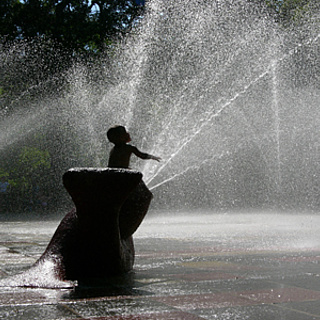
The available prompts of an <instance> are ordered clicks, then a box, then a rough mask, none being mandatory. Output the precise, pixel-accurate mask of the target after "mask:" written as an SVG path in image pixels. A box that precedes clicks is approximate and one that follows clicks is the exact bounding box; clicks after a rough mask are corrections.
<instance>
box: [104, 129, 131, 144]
mask: <svg viewBox="0 0 320 320" xmlns="http://www.w3.org/2000/svg"><path fill="white" fill-rule="evenodd" d="M107 137H108V140H109V141H110V142H112V143H114V144H119V143H127V142H130V141H131V138H130V135H129V133H128V132H127V131H126V128H125V127H123V126H115V127H112V128H110V129H109V130H108V132H107Z"/></svg>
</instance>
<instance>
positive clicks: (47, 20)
mask: <svg viewBox="0 0 320 320" xmlns="http://www.w3.org/2000/svg"><path fill="white" fill-rule="evenodd" d="M202 1H205V0H202ZM249 1H257V0H249ZM258 1H259V2H261V1H263V2H266V4H267V6H268V7H269V9H270V10H271V11H272V12H273V13H274V16H275V19H276V20H277V21H278V22H280V23H283V24H286V23H289V22H292V21H297V20H298V19H299V18H301V17H302V16H303V15H305V14H306V13H308V12H310V11H312V7H313V6H314V5H316V3H317V2H318V1H316V0H258ZM144 12H145V1H144V0H1V2H0V37H1V38H2V41H3V42H5V43H9V42H12V41H15V40H17V39H30V38H34V37H47V38H50V39H51V40H53V41H54V42H56V43H59V44H60V45H62V46H63V47H64V48H67V49H69V50H71V51H73V52H74V51H89V52H90V51H91V52H97V51H99V50H100V51H101V50H102V49H104V48H106V47H107V46H108V45H109V44H110V42H112V41H113V40H114V39H116V38H118V37H120V36H123V35H124V34H126V33H127V32H128V31H130V30H131V29H132V27H133V26H134V25H135V24H136V23H138V21H139V19H141V18H142V17H143V14H144Z"/></svg>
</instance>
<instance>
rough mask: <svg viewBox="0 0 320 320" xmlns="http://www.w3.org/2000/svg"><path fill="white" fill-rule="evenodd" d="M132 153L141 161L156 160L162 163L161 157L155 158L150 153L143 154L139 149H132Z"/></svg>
mask: <svg viewBox="0 0 320 320" xmlns="http://www.w3.org/2000/svg"><path fill="white" fill-rule="evenodd" d="M132 152H133V153H134V154H135V155H136V156H137V157H139V158H141V159H144V160H148V159H151V160H156V161H158V162H159V161H160V160H161V158H159V157H156V156H153V155H151V154H148V153H144V152H141V151H140V150H138V148H136V147H132Z"/></svg>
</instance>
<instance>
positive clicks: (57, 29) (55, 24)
mask: <svg viewBox="0 0 320 320" xmlns="http://www.w3.org/2000/svg"><path fill="white" fill-rule="evenodd" d="M143 10H144V2H143V1H137V0H118V1H113V0H24V1H22V0H2V1H1V3H0V36H1V37H2V38H3V41H4V42H10V41H12V40H15V39H30V38H34V37H47V38H50V39H52V40H54V42H57V43H59V44H61V45H63V46H64V47H65V48H68V49H70V50H71V51H79V50H80V51H82V50H87V51H88V50H90V49H91V50H93V51H96V50H99V49H100V50H101V49H102V48H104V47H105V46H107V45H108V43H109V42H110V41H111V40H113V39H115V38H117V37H119V36H122V35H123V34H125V33H126V32H128V30H130V28H131V27H132V26H133V25H134V24H135V22H136V21H137V20H138V19H139V18H140V17H141V15H142V14H143Z"/></svg>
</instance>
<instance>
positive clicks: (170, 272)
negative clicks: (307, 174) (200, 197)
mask: <svg viewBox="0 0 320 320" xmlns="http://www.w3.org/2000/svg"><path fill="white" fill-rule="evenodd" d="M271 217H272V218H273V219H270V217H269V219H267V220H266V217H265V216H261V215H260V216H259V215H256V216H248V215H237V216H233V217H231V216H226V215H225V216H220V215H218V216H215V218H213V217H212V215H211V216H201V217H196V218H195V217H192V216H186V217H183V218H182V217H180V218H179V217H175V218H172V217H168V216H165V217H161V218H159V217H158V218H153V217H152V216H151V218H148V219H146V221H145V222H144V223H143V225H142V226H141V228H140V229H139V230H138V232H137V233H136V237H135V244H136V264H135V268H134V272H132V273H129V274H127V275H126V276H124V277H117V278H112V279H108V280H104V281H97V282H96V283H91V284H86V283H82V284H79V286H77V287H75V288H73V289H72V288H70V289H47V288H18V287H14V288H12V287H9V286H7V287H0V319H10V320H16V319H50V320H56V319H61V320H66V319H96V320H106V319H142V320H143V319H160V320H161V319H187V320H188V319H190V320H193V319H252V320H257V319H264V320H268V319H270V320H271V319H272V320H273V319H288V320H298V319H299V320H311V319H320V307H319V306H320V236H319V234H320V232H319V231H320V230H319V229H320V223H319V222H320V217H317V216H313V217H312V219H310V221H311V220H312V223H311V222H310V224H308V219H309V218H308V217H307V216H302V215H301V216H297V215H296V216H291V217H290V219H287V218H288V217H283V216H277V217H274V216H271ZM277 218H278V220H277ZM279 220H280V221H281V227H279V223H278V222H279ZM315 220H316V221H315ZM266 221H267V222H266ZM270 221H271V222H270ZM284 221H287V222H286V223H285V222H284ZM302 221H303V222H304V223H303V224H302V223H301V222H302ZM57 225H58V221H51V222H49V221H47V222H43V221H42V222H28V223H25V224H23V223H17V222H10V223H9V222H8V223H5V226H2V227H1V228H0V236H1V238H0V277H1V278H2V279H4V278H6V277H8V276H11V275H14V274H17V273H20V272H22V271H24V270H26V269H28V268H29V267H30V266H31V265H32V264H33V263H34V262H35V261H36V260H37V259H38V258H39V256H40V255H41V253H42V252H43V251H44V249H45V247H46V245H47V243H48V241H49V240H50V238H51V236H52V234H53V232H54V230H55V228H56V226H57ZM177 225H179V228H177ZM253 226H254V227H253Z"/></svg>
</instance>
